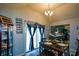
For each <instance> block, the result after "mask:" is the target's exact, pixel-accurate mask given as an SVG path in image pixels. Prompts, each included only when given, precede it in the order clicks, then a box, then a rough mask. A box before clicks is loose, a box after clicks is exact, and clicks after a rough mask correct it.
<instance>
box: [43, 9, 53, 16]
mask: <svg viewBox="0 0 79 59" xmlns="http://www.w3.org/2000/svg"><path fill="white" fill-rule="evenodd" d="M44 14H45V15H46V16H52V14H53V11H51V10H46V11H45V12H44Z"/></svg>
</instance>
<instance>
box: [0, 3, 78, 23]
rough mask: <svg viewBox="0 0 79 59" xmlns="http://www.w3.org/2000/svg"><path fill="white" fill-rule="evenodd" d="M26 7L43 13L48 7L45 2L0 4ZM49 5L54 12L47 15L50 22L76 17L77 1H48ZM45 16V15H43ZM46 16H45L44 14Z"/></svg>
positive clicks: (2, 5) (1, 5) (10, 6)
mask: <svg viewBox="0 0 79 59" xmlns="http://www.w3.org/2000/svg"><path fill="white" fill-rule="evenodd" d="M7 6H8V7H9V8H15V7H16V8H17V7H18V8H19V7H20V8H26V9H31V10H33V11H36V12H38V13H41V14H42V15H44V11H45V10H46V9H47V8H48V4H47V3H18V4H17V3H15V4H14V3H9V4H7V3H5V4H3V3H2V4H0V8H1V7H5V8H7ZM49 7H50V9H51V10H53V12H54V14H53V15H52V16H51V17H49V20H50V22H53V21H60V20H64V19H69V18H73V17H78V15H79V4H77V3H74V4H72V3H50V4H49ZM44 16H45V15H44ZM46 17H47V16H46Z"/></svg>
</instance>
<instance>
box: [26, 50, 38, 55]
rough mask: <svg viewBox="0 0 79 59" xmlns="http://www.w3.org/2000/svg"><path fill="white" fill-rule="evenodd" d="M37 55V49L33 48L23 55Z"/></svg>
mask: <svg viewBox="0 0 79 59" xmlns="http://www.w3.org/2000/svg"><path fill="white" fill-rule="evenodd" d="M38 55H39V49H35V50H33V51H31V52H28V53H26V54H25V56H38Z"/></svg>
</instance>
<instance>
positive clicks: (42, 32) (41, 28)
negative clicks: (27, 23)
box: [39, 25, 44, 42]
mask: <svg viewBox="0 0 79 59" xmlns="http://www.w3.org/2000/svg"><path fill="white" fill-rule="evenodd" d="M39 31H40V35H41V42H42V41H43V38H44V37H43V35H44V26H42V25H39Z"/></svg>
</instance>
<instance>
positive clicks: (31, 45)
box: [27, 24, 37, 51]
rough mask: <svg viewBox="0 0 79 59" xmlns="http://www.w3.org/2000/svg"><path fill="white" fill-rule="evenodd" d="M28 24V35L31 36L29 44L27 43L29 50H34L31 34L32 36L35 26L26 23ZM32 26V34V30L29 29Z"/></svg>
mask: <svg viewBox="0 0 79 59" xmlns="http://www.w3.org/2000/svg"><path fill="white" fill-rule="evenodd" d="M27 25H28V28H29V33H30V36H31V39H30V44H29V50H30V51H31V50H34V45H33V44H34V42H33V36H34V34H35V31H36V28H37V27H36V26H35V25H34V26H33V25H30V24H27ZM32 27H33V28H34V31H33V34H32V31H31V28H32Z"/></svg>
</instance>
